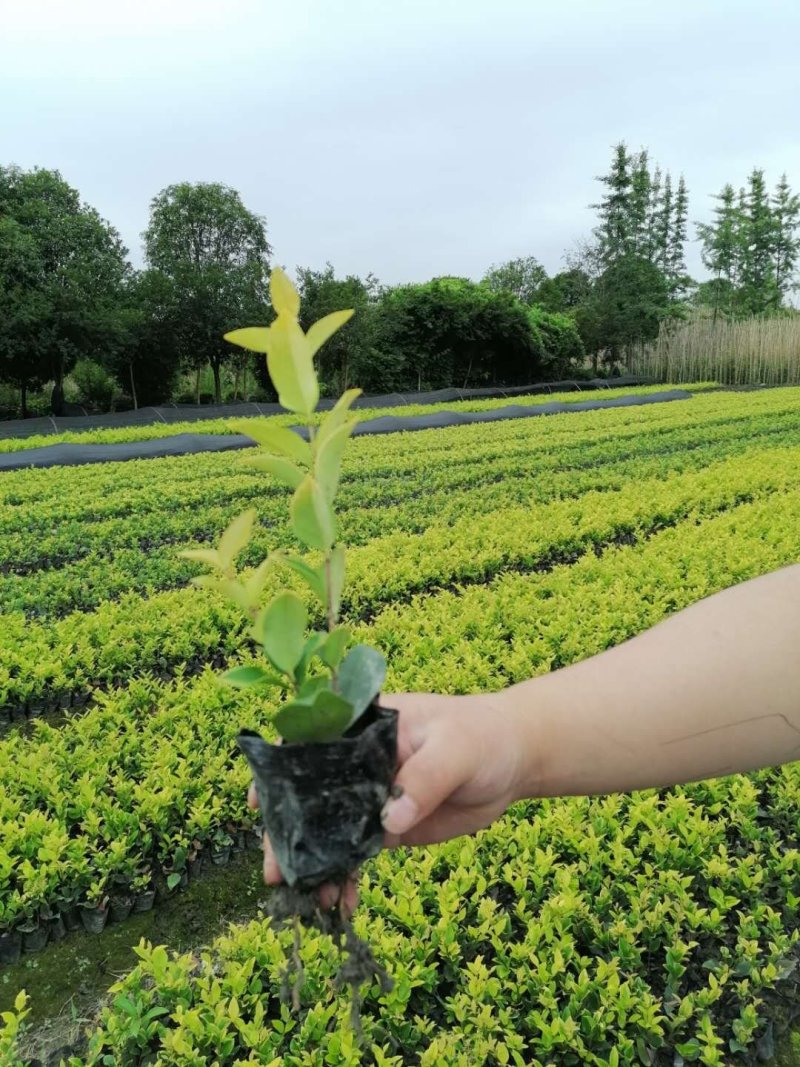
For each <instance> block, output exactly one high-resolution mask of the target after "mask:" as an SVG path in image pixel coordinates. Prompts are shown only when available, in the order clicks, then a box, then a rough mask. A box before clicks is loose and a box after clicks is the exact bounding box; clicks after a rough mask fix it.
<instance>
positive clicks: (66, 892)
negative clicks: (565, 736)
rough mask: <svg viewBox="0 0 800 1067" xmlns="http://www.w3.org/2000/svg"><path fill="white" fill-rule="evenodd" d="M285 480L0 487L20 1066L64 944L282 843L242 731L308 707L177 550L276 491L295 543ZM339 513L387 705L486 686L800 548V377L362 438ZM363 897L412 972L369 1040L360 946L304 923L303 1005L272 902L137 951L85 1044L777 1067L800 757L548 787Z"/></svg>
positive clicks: (386, 1059) (222, 458)
mask: <svg viewBox="0 0 800 1067" xmlns="http://www.w3.org/2000/svg"><path fill="white" fill-rule="evenodd" d="M631 391H632V390H627V392H631ZM396 413H397V410H395V411H393V414H396ZM360 414H361V413H360ZM284 421H285V420H284ZM194 428H196V427H194ZM151 429H153V428H148V430H147V432H148V434H149V433H150V430H151ZM222 429H223V428H219V432H222ZM51 441H52V438H51V439H50V440H49V441H47V442H46V443H51ZM4 447H5V443H4ZM287 496H288V491H286V490H284V489H282V488H280V487H278V486H277V485H276V484H272V483H270V481H269V479H268V476H266V475H264V474H263V473H259V472H257V471H255V470H253V469H251V468H248V467H247V466H245V465H243V463H242V457H241V455H240V454H236V453H232V452H225V453H219V454H204V455H195V456H182V457H175V458H169V459H154V460H135V461H130V462H126V463H115V464H96V465H91V466H85V467H80V466H78V467H61V468H60V467H54V468H50V469H44V470H27V471H25V470H20V471H14V472H9V473H6V474H4V475H3V476H2V478H0V533H1V534H2V536H0V628H1V629H2V635H3V639H2V646H1V647H0V709H2V711H0V960H3V961H5V962H0V1008H2V1009H8V1011H7V1014H6V1015H5V1016H4V1025H3V1024H0V1027H2V1028H0V1064H2V1065H3V1067H6V1064H8V1065H13V1067H17V1065H18V1064H22V1063H25V1062H27V1060H26V1058H25V1055H26V1054H25V1053H24V1050H25V1049H28V1048H30V1047H32V1046H31V1045H30V1040H31V1036H32V1035H33V1036H34V1038H35V1030H36V1026H37V1025H38V1022H39V1020H40V1019H41V1015H37V1003H36V997H37V993H36V975H37V971H38V972H44V971H46V970H47V967H48V957H49V955H50V954H51V953H52V952H53V951H54V950H55V949H57V948H60V946H57V945H55V944H54V942H55V941H56V940H60V939H61V938H62V937H63V936H64V934H65V930H66V929H68V928H73V927H77V926H80V929H74V930H72V932H68V933H66V941H65V944H66V942H67V941H69V940H70V939H72V940H73V941H74V942H75V943H76V944H78V945H79V944H80V943H81V940H82V939H83V940H87V939H89V938H90V937H95V936H97V935H92V934H88V933H85V932H84V930H83V927H84V926H86V927H95V928H97V929H98V930H99V929H102V927H103V926H104V925H105V924H106V923H107V922H108V919H109V915H112V916H113V918H114V920H116V921H117V922H118V923H119V924H120V925H122V924H124V923H125V922H130V921H131V920H129V919H126V918H125V915H126V912H129V911H130V910H131V907H132V906H133V907H135V908H136V909H137V910H138V911H142V910H144V909H146V908H150V907H152V906H154V908H155V910H156V911H157V910H158V909H159V908H165V907H168V906H169V905H170V902H171V901H174V900H175V899H176V898H177V897H178V896H179V895H180V893H181V891H182V889H183V888H185V886H186V884H187V882H191V880H193V879H197V880H198V881H200V880H202V879H203V878H204V877H206V876H207V875H206V874H204V871H203V867H204V861H206V860H210V861H212V863H213V864H219V865H222V864H224V863H225V862H226V861H227V858H228V855H229V854H230V852H231V850H232V849H234V850H241V849H243V848H248V847H249V846H251V845H252V843H253V835H252V834H251V829H252V827H253V813H251V812H249V811H248V810H247V809H246V806H245V791H246V788H247V785H248V781H249V774H248V770H247V766H246V764H245V761H244V759H243V758H242V757H241V756H239V755H237V750H236V748H235V744H234V739H235V736H236V734H237V732H238V730H239V728H240V727H242V726H249V727H251V728H254V729H261V730H263V731H264V732H265V734H268V733H269V731H270V726H269V720H270V714H271V711H272V709H273V708H274V707H275V706H276V705H277V703H278V700H279V697H280V694H279V692H278V691H277V690H274V691H270V690H268V691H266V694H265V693H264V692H262V693H261V694H255V693H254V692H253V691H234V690H230V689H225V688H222V687H221V686H220V685H219V684H218V682H217V680H216V676H215V672H217V671H218V669H219V668H220V667H221V666H222V665H226V666H231V665H235V664H236V663H239V662H241V663H249V662H253V659H252V654H251V651H250V645H249V643H248V641H247V639H246V636H245V629H244V624H243V623H242V621H241V616H240V612H238V611H237V610H236V609H235V607H234V606H233V605H231V604H229V603H228V602H226V601H223V600H221V599H220V600H215V599H213V598H212V597H211V596H210V595H209V594H208V592H206V591H203V590H199V589H197V588H195V587H194V586H192V585H190V584H189V580H190V578H191V577H192V576H193V575H195V574H197V573H199V570H200V568H199V567H198V566H197V565H196V564H193V563H191V562H189V561H187V560H185V559H182V558H180V557H179V552H180V550H181V549H184V548H188V547H202V546H208V545H209V544H210V543H211V542H216V541H217V540H218V537H219V534H220V532H221V531H222V529H223V528H224V527H225V526H226V524H227V523H228V522H230V520H231V519H232V518H233V517H234V516H235V515H237V514H239V513H240V512H241V511H243V510H244V509H245V508H248V507H255V508H256V509H257V512H258V529H257V533H256V536H255V537H254V538H253V540H252V542H251V545H250V546H249V547H248V549H247V551H246V553H245V554H244V556H243V564H244V565H245V566H246V565H248V564H250V565H251V564H253V563H255V562H256V561H258V560H260V559H261V558H263V556H264V554H265V553H266V551H267V550H269V549H272V548H280V547H287V546H288V545H289V544H290V543H291V535H290V531H289V526H288V522H287V517H286V513H287ZM339 500H340V503H339V506H338V513H339V516H340V530H341V537H342V539H343V541H344V543H345V544H346V545H347V546H348V549H349V551H348V575H347V585H346V589H345V595H344V600H343V605H344V610H343V615H344V621H345V622H347V623H349V624H350V625H351V626H352V627H353V629H354V631H355V635H356V639H357V640H366V641H369V642H370V643H371V644H374V645H375V646H376V647H377V648H380V649H381V650H382V651H383V652H384V653H385V654H386V656H387V657H388V660H389V664H390V666H389V678H388V681H387V690H389V691H397V690H401V691H402V690H412V689H413V690H424V691H436V692H450V693H468V692H479V691H487V690H492V689H496V688H500V687H502V686H504V685H507V684H510V683H513V682H517V681H521V680H523V679H525V678H528V677H530V676H531V675H533V674H539V673H544V672H547V671H551V670H555V669H557V668H558V667H560V666H563V665H566V664H569V663H573V662H576V661H578V660H580V659H583V658H585V657H587V656H589V655H591V654H593V653H595V652H598V651H601V650H603V649H605V648H608V647H610V646H612V645H615V644H618V643H619V642H621V641H624V640H626V639H627V638H629V637H631V636H633V635H635V634H637V633H639V632H641V631H642V630H644V629H646V628H647V627H649V626H650V625H652V624H654V623H656V622H658V621H659V620H661V619H663V618H665V617H666V616H668V615H669V614H671V613H673V612H675V611H677V610H679V609H681V608H682V607H684V606H687V605H689V604H692V603H694V602H696V601H697V600H699V599H701V598H702V597H704V596H707V595H709V594H711V593H713V592H716V591H718V590H721V589H724V588H726V587H728V586H730V585H733V584H735V583H737V582H740V581H743V580H745V579H747V578H750V577H754V576H756V575H759V574H763V573H766V572H768V571H771V570H774V569H776V568H778V567H780V566H784V565H788V564H790V563H794V562H797V561H800V388H796V389H793V388H785V389H777V390H768V391H763V392H755V393H748V394H738V393H723V392H703V391H698V392H697V394H696V395H694V396H693V397H692V398H691V399H690V400H686V401H682V402H679V403H665V404H655V405H652V406H648V407H638V408H637V407H634V408H621V409H616V410H606V411H596V412H583V413H571V414H563V415H554V416H552V417H547V418H538V419H530V420H528V419H521V420H514V421H509V422H497V423H491V424H483V425H474V426H464V427H455V428H451V429H441V430H429V431H428V430H426V431H422V432H417V433H413V434H396V435H386V436H380V437H368V436H364V437H357V438H355V439H354V440H353V442H352V446H351V448H350V451H349V454H348V457H347V458H346V460H345V466H344V471H343V476H342V485H341V489H340V495H339ZM285 582H286V575H285V572H281V573H280V574H278V573H276V574H275V575H274V576H271V577H270V579H269V580H268V588H267V590H266V592H265V598H266V597H267V596H268V595H269V593H270V590H272V591H273V592H274V591H275V590H276V589H278V588H279V587H281V586H283V585H285ZM297 591H298V593H300V594H301V595H303V596H305V593H304V592H303V588H302V587H301V586H300V584H299V583H298V585H297ZM308 606H309V611H310V612H311V613H312V614H313V612H314V611H315V610H316V609H315V608H314V606H313V604H312V603H311V602H310V601H309V605H308ZM677 667H678V665H676V668H677ZM247 858H248V859H249V860H251V861H252V864H253V865H256V866H257V865H258V864H259V862H260V857H259V856H258V855H257V853H256V852H255V851H254V852H253V854H252V856H249V857H247ZM154 897H155V903H154ZM361 900H362V903H361V906H360V908H359V910H358V912H357V913H356V917H355V922H354V925H355V928H356V931H357V932H358V933H359V934H360V935H361V936H362V937H364V938H366V939H368V940H369V941H370V942H371V943H372V945H373V946H374V948H375V950H376V954H377V956H378V958H379V959H380V961H381V962H383V963H384V964H385V965H386V967H387V968H388V970H389V972H390V973H391V975H392V977H393V979H394V987H393V989H392V990H391V991H390V992H382V991H381V989H380V987H379V985H378V983H377V982H376V983H375V984H374V985H373V986H372V987H370V988H368V989H367V990H366V992H365V1001H364V1006H363V1018H362V1026H363V1035H362V1037H361V1039H360V1043H359V1039H358V1038H357V1036H356V1034H355V1032H354V1030H353V1029H352V1027H351V1024H350V1016H349V1004H348V998H347V997H346V995H345V994H344V993H338V992H335V991H334V990H333V989H332V988H331V981H330V979H331V975H332V974H333V973H334V971H335V968H336V959H335V957H336V952H335V950H334V947H333V944H332V942H331V941H330V939H329V938H327V937H326V936H324V935H322V934H318V933H308V934H307V935H306V936H305V937H304V940H303V943H302V948H301V955H302V960H303V965H304V972H305V982H304V985H303V988H302V991H301V999H302V1008H301V1011H300V1012H299V1013H298V1014H294V1013H293V1012H292V1010H291V1009H290V1008H289V1007H288V1006H287V1005H286V1004H283V1003H282V1002H281V999H280V987H281V972H282V970H283V968H284V966H285V964H286V960H287V958H288V957H290V956H291V954H292V951H293V946H292V932H291V930H286V931H285V930H276V929H275V928H274V927H273V925H272V923H271V921H270V920H269V919H265V918H263V917H259V916H258V915H257V912H256V909H255V907H254V908H253V915H252V921H250V922H249V923H247V924H245V925H237V926H232V927H231V928H230V930H229V931H228V932H226V933H224V934H223V935H222V936H221V937H219V938H216V939H213V940H211V941H210V942H209V943H207V944H205V945H198V946H197V947H196V951H193V952H189V953H186V954H183V955H180V954H178V955H176V954H173V953H170V952H168V951H166V950H165V949H163V948H160V947H153V945H152V944H148V943H142V945H141V946H140V947H139V948H138V949H137V952H136V955H135V956H134V954H133V953H130V954H129V957H128V958H127V960H126V964H125V970H127V972H128V973H127V974H125V975H124V976H123V977H122V978H121V979H120V980H119V982H118V984H116V985H115V986H114V989H113V991H112V993H111V995H110V997H109V998H108V999H107V1000H106V1001H104V1002H103V1004H102V1005H101V1006H100V1009H99V1014H98V1015H97V1017H96V1018H95V1019H93V1020H92V1021H91V1023H90V1024H89V1025H88V1040H87V1041H86V1042H84V1043H83V1045H82V1047H77V1048H76V1049H74V1050H73V1052H72V1053H71V1054H65V1056H66V1058H65V1061H64V1062H65V1063H68V1064H69V1065H70V1067H88V1065H100V1064H119V1065H132V1067H135V1065H139V1064H141V1065H144V1064H159V1065H176V1067H177V1065H180V1067H190V1065H192V1067H194V1065H203V1064H209V1065H211V1064H216V1065H219V1067H232V1065H234V1064H238V1065H240V1067H255V1065H256V1064H264V1065H267V1067H356V1065H359V1064H373V1065H375V1067H404V1065H406V1064H418V1065H421V1067H434V1065H444V1067H478V1065H483V1064H486V1065H501V1064H515V1065H518V1067H529V1065H531V1067H539V1065H541V1067H545V1065H557V1067H561V1065H573V1064H594V1065H598V1067H601V1065H609V1067H619V1065H622V1064H653V1065H659V1067H660V1065H665V1067H666V1065H675V1067H680V1065H681V1064H683V1063H702V1064H706V1065H723V1064H736V1063H741V1064H746V1063H751V1062H756V1061H757V1058H758V1062H769V1061H770V1060H772V1061H773V1062H776V1061H775V1060H774V1057H775V1056H776V1055H777V1053H778V1050H779V1048H781V1047H783V1048H784V1049H788V1048H790V1047H791V1039H790V1038H788V1037H787V1038H785V1039H784V1038H781V1033H780V1032H781V1030H782V1029H783V1028H785V1025H786V1024H788V1023H790V1022H791V1020H792V1017H793V1013H794V1012H797V1011H800V967H798V966H797V964H798V962H799V961H800V944H799V942H800V764H792V765H788V766H785V767H783V768H780V769H777V770H770V771H763V772H758V773H755V774H751V775H747V776H736V777H731V778H726V779H723V780H716V781H710V782H704V783H701V784H697V785H692V786H687V787H683V788H676V789H670V790H663V791H659V792H643V793H636V794H633V795H614V796H609V797H602V798H595V799H583V798H577V799H575V798H569V799H561V800H537V801H526V802H524V803H520V804H517V805H515V806H514V807H513V808H512V809H511V810H510V811H509V812H508V813H507V815H506V816H505V817H504V818H503V819H501V820H500V821H499V822H498V823H496V824H495V825H494V826H493V827H491V828H490V829H488V830H486V831H483V832H481V833H480V834H478V835H477V836H476V837H474V838H462V839H459V840H456V841H452V842H449V843H447V844H445V845H440V846H436V847H434V848H429V849H424V850H415V851H412V852H408V853H403V854H400V853H396V854H395V853H389V852H384V853H382V854H381V855H380V856H379V857H378V858H376V859H375V860H373V861H371V862H370V863H369V864H367V866H366V867H365V869H364V871H363V878H362V884H361ZM110 929H113V927H111V928H109V930H106V932H104V933H102V934H100V935H99V938H98V940H99V941H102V939H103V938H105V937H108V936H110ZM48 940H49V941H50V943H49V944H48V943H47V942H48ZM33 950H38V951H37V952H36V954H35V955H31V956H30V957H28V958H29V959H30V960H35V961H36V964H37V966H36V967H35V968H28V969H27V970H26V969H25V968H24V967H21V965H20V963H19V953H20V951H29V952H32V951H33ZM25 959H26V957H25V956H24V955H23V957H22V960H23V963H24V961H25ZM4 967H5V968H6V972H5V973H6V978H8V976H9V975H12V974H13V975H14V978H13V980H12V981H7V980H4V977H3V976H4ZM23 971H24V974H25V979H23V978H22V977H20V975H22V973H23ZM115 977H116V974H109V977H108V983H107V984H110V983H111V981H112V980H114V978H115ZM23 987H24V988H26V990H27V997H26V995H23V994H22V993H21V989H22V988H23ZM15 1003H16V1006H15ZM29 1011H30V1015H26V1012H29ZM28 1027H30V1028H31V1029H30V1030H27V1028H28ZM18 1028H19V1030H20V1038H19V1043H18V1044H16V1043H15V1041H14V1033H15V1031H17V1029H18ZM26 1030H27V1032H26ZM782 1042H783V1044H782ZM787 1042H788V1044H787ZM15 1044H16V1047H17V1050H18V1051H17V1052H15V1051H14V1048H15ZM782 1055H784V1056H789V1057H790V1056H791V1054H790V1053H789V1052H784V1053H782ZM54 1062H58V1061H57V1060H55V1061H54ZM781 1062H783V1063H791V1062H797V1063H800V1053H798V1055H797V1059H796V1060H792V1059H791V1058H788V1059H787V1058H784V1059H782V1060H781Z"/></svg>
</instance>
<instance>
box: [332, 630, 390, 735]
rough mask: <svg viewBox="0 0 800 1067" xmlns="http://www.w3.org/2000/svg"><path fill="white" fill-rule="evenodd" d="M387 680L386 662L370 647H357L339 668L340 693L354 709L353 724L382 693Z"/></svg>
mask: <svg viewBox="0 0 800 1067" xmlns="http://www.w3.org/2000/svg"><path fill="white" fill-rule="evenodd" d="M385 678H386V660H385V659H384V658H383V656H382V655H381V654H380V652H378V651H377V649H374V648H370V646H369V645H356V646H355V648H352V649H351V650H350V652H349V653H348V654H347V657H346V658H345V660H344V661H343V662H342V665H341V667H340V668H339V692H340V693H341V694H342V696H343V697H344V698H345V700H346V701H348V703H349V704H351V705H352V707H353V718H352V722H355V721H356V719H357V718H358V717H359V715H362V714H363V713H364V712H365V711H366V709H367V708H368V707H369V705H370V704H371V703H372V701H373V700H374V699H375V697H376V696H377V695H378V693H380V691H381V686H382V685H383V683H384V679H385Z"/></svg>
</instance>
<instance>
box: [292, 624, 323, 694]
mask: <svg viewBox="0 0 800 1067" xmlns="http://www.w3.org/2000/svg"><path fill="white" fill-rule="evenodd" d="M327 639H328V635H327V634H325V633H320V632H319V631H317V632H315V633H313V634H311V636H310V637H309V638H307V639H306V646H305V648H304V649H303V657H302V659H301V660H300V662H299V663H298V664H297V667H296V668H295V672H294V680H295V682H296V683H297V684H298V685H300V684H301V683H302V682H303V679H304V678H305V676H306V671H307V670H308V667H309V664H310V663H311V661H312V659H313V658H314V656H316V654H317V652H318V651H319V650H320V648H321V647H322V646H323V645H324V644H325V642H326V641H327ZM301 691H302V685H301Z"/></svg>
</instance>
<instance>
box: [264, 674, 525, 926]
mask: <svg viewBox="0 0 800 1067" xmlns="http://www.w3.org/2000/svg"><path fill="white" fill-rule="evenodd" d="M380 703H381V704H382V706H383V707H387V708H395V709H396V710H397V711H398V713H399V719H398V766H399V770H398V773H397V776H396V778H395V785H396V787H398V788H397V789H396V790H395V792H399V794H400V795H399V796H397V797H395V798H392V799H390V800H389V801H388V802H387V804H386V806H385V808H384V810H383V815H382V820H383V825H384V828H385V830H386V838H385V844H386V847H387V848H395V847H397V846H400V845H406V846H411V845H427V844H433V843H434V842H437V841H446V840H448V839H449V838H451V837H458V836H460V835H461V834H471V833H475V832H476V831H477V830H480V829H483V828H484V827H486V826H488V825H489V824H490V823H492V822H493V821H494V820H495V819H496V818H498V817H499V816H500V815H502V813H503V812H504V811H505V810H506V808H507V807H508V806H509V804H511V803H512V802H513V801H514V800H515V799H517V797H518V795H519V794H518V792H517V790H518V786H519V782H520V780H521V778H522V776H523V773H524V772H525V769H526V762H527V763H528V764H529V762H530V757H529V756H527V760H526V752H525V746H524V744H523V743H522V739H521V737H520V736H518V731H517V730H516V728H515V721H516V720H515V719H514V718H513V716H512V715H511V714H510V709H507V708H506V706H505V703H504V701H503V698H502V694H491V695H485V696H484V695H481V696H437V695H435V694H432V693H403V694H395V695H392V694H388V695H385V696H382V697H381V699H380ZM248 800H249V803H250V805H251V807H257V806H258V803H257V800H256V793H255V789H254V788H253V787H252V786H251V788H250V794H249V797H248ZM355 878H356V874H355V872H354V874H353V875H351V877H350V879H348V881H347V882H346V884H345V885H344V886H343V887H340V886H338V885H330V884H329V885H325V886H322V887H321V889H320V904H321V906H322V907H323V908H329V907H332V906H333V905H334V904H336V903H339V902H340V897H341V902H340V907H341V908H342V910H343V911H344V912H346V913H348V914H349V913H352V911H353V910H354V909H355V906H356V904H357V901H358V895H357V889H356V881H355ZM264 880H265V882H266V883H267V884H268V885H276V884H278V883H279V882H280V881H281V880H282V877H281V872H280V869H279V867H278V864H277V862H276V860H275V856H274V853H273V852H272V849H271V847H270V844H269V839H268V838H267V835H266V834H265V835H264Z"/></svg>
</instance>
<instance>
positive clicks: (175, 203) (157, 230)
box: [143, 182, 271, 403]
mask: <svg viewBox="0 0 800 1067" xmlns="http://www.w3.org/2000/svg"><path fill="white" fill-rule="evenodd" d="M143 237H144V242H145V251H146V254H147V261H148V264H149V266H150V267H151V268H153V269H155V270H158V271H160V272H161V273H162V274H163V275H164V276H165V277H166V278H167V279H169V281H170V282H171V283H172V285H173V290H174V299H175V309H176V313H177V319H178V323H179V327H178V331H177V337H176V340H177V343H178V346H179V352H180V355H181V357H182V359H183V361H184V362H185V363H186V364H188V365H190V366H193V367H195V368H197V369H198V371H199V368H200V367H201V366H202V365H203V364H205V363H210V364H211V368H212V370H213V372H214V392H215V397H216V400H217V403H220V402H221V400H222V390H221V382H220V368H221V365H222V362H223V360H225V359H228V358H230V356H231V353H232V349H231V346H230V345H229V344H227V342H225V341H223V339H222V335H223V334H224V333H226V332H227V331H228V330H231V329H234V328H236V327H237V326H241V324H242V323H243V322H250V321H253V320H254V319H256V320H257V319H258V318H259V317H261V318H262V319H263V317H264V305H265V302H266V291H267V290H266V283H267V274H268V270H269V256H270V252H271V249H270V246H269V244H268V242H267V235H266V228H265V223H264V220H263V219H262V218H261V217H260V216H259V215H255V214H253V213H252V212H251V211H248V210H247V208H246V207H245V206H244V204H243V203H242V200H241V198H240V196H239V194H238V193H237V192H236V190H234V189H231V188H230V187H229V186H226V185H220V184H218V183H204V182H200V183H197V184H195V185H192V184H190V183H189V182H183V183H181V184H179V185H170V186H168V187H167V188H166V189H164V190H162V192H161V193H159V195H158V196H157V197H155V199H154V200H153V201H152V203H151V205H150V224H149V226H148V228H147V230H146V231H145V233H144V234H143ZM198 380H199V379H198Z"/></svg>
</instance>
